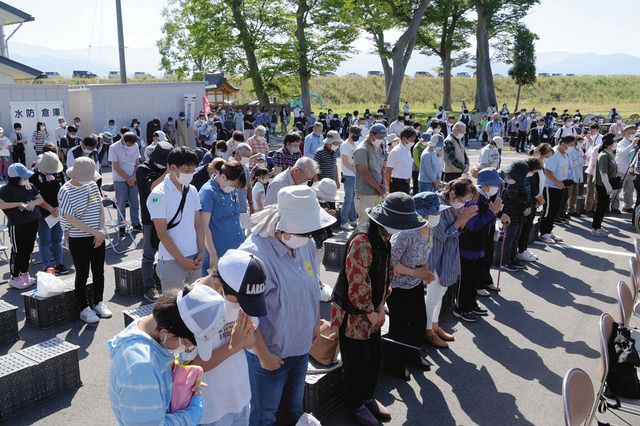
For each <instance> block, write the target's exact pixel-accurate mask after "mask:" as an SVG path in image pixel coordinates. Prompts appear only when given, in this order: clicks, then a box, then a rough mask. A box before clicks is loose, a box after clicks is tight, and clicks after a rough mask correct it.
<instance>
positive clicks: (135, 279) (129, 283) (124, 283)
mask: <svg viewBox="0 0 640 426" xmlns="http://www.w3.org/2000/svg"><path fill="white" fill-rule="evenodd" d="M113 272H114V273H115V279H116V293H118V294H122V295H125V296H138V295H140V294H142V293H144V283H143V282H142V261H141V260H140V259H136V260H129V261H126V262H122V263H119V264H117V265H115V266H114V267H113Z"/></svg>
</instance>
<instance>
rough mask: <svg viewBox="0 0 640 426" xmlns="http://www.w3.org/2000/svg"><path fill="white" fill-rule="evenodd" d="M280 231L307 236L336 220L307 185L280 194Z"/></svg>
mask: <svg viewBox="0 0 640 426" xmlns="http://www.w3.org/2000/svg"><path fill="white" fill-rule="evenodd" d="M278 215H279V220H278V224H277V225H276V229H277V230H278V231H284V232H288V233H290V234H307V233H309V232H313V231H317V230H318V229H322V228H326V227H327V226H329V225H332V224H333V223H335V221H336V218H335V217H333V216H331V215H330V214H329V213H327V212H325V211H324V209H322V208H321V207H320V204H319V203H318V199H317V196H316V192H315V191H314V190H313V189H311V188H309V187H308V186H306V185H294V186H287V187H284V188H282V189H281V190H280V191H279V192H278Z"/></svg>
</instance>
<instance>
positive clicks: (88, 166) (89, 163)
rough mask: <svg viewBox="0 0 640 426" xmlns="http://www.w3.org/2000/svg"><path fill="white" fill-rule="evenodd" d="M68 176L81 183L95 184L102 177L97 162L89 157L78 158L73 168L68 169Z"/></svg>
mask: <svg viewBox="0 0 640 426" xmlns="http://www.w3.org/2000/svg"><path fill="white" fill-rule="evenodd" d="M67 176H69V177H70V178H71V179H75V180H77V181H78V182H80V183H89V182H95V181H97V180H98V179H100V177H101V176H100V173H98V172H97V171H96V162H95V161H93V160H92V159H91V158H89V157H78V158H76V161H75V163H73V167H69V168H68V169H67Z"/></svg>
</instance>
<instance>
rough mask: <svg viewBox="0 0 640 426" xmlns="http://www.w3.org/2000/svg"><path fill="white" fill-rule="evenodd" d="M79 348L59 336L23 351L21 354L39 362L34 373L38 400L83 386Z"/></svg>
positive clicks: (35, 393) (34, 390) (34, 392)
mask: <svg viewBox="0 0 640 426" xmlns="http://www.w3.org/2000/svg"><path fill="white" fill-rule="evenodd" d="M78 348H79V346H76V345H74V344H71V343H69V342H66V341H64V340H62V339H60V338H59V337H54V338H53V339H49V340H47V341H45V342H42V343H38V344H37V345H33V346H30V347H28V348H25V349H22V350H21V351H20V352H19V353H20V355H22V356H24V357H25V358H28V359H30V360H32V361H34V362H36V363H37V365H36V366H35V367H34V371H33V373H34V374H33V381H34V382H36V386H35V387H34V389H33V391H32V392H33V394H34V399H35V400H36V401H46V400H48V399H50V398H53V397H55V396H57V395H59V394H60V393H62V392H64V391H66V390H72V389H77V388H79V387H80V386H82V381H81V380H80V361H79V359H78Z"/></svg>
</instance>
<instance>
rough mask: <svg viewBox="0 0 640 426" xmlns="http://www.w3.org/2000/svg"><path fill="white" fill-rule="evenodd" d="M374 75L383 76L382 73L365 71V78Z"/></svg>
mask: <svg viewBox="0 0 640 426" xmlns="http://www.w3.org/2000/svg"><path fill="white" fill-rule="evenodd" d="M374 75H383V74H382V71H367V77H371V76H374Z"/></svg>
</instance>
